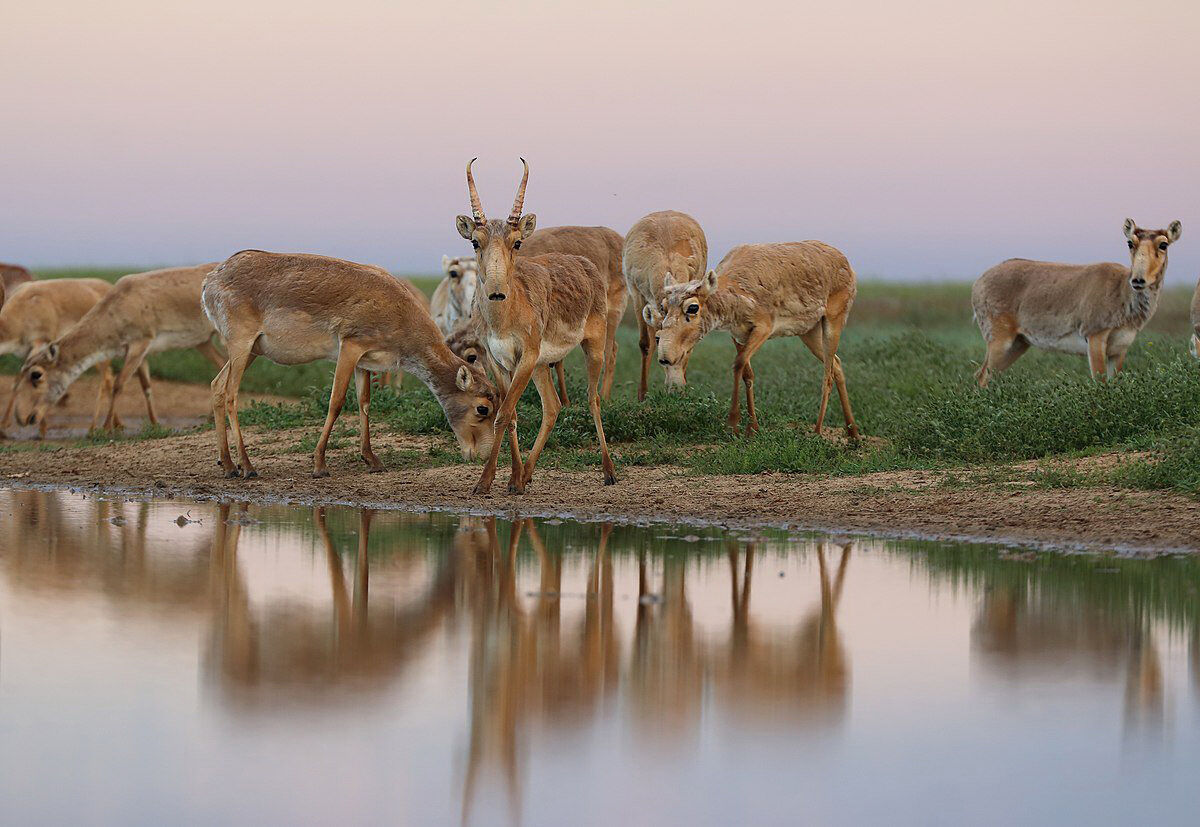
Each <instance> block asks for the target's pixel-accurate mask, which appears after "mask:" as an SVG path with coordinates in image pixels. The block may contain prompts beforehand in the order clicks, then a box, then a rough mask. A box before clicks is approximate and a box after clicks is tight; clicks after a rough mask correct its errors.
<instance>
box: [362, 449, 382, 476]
mask: <svg viewBox="0 0 1200 827" xmlns="http://www.w3.org/2000/svg"><path fill="white" fill-rule="evenodd" d="M359 456H360V457H361V458H362V461H363V462H365V463H366V464H367V473H370V474H378V473H379V472H380V471H386V470H387V469H386V468H384V467H383V463H382V462H380V461H379V457H377V456H375V455H374V454H360V455H359Z"/></svg>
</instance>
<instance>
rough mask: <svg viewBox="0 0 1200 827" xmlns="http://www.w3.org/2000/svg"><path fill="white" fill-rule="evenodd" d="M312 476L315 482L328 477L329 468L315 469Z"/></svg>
mask: <svg viewBox="0 0 1200 827" xmlns="http://www.w3.org/2000/svg"><path fill="white" fill-rule="evenodd" d="M312 475H313V479H314V480H319V479H321V477H328V476H329V469H328V468H314V469H313V473H312Z"/></svg>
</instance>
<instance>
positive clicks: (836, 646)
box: [0, 489, 1200, 824]
mask: <svg viewBox="0 0 1200 827" xmlns="http://www.w3.org/2000/svg"><path fill="white" fill-rule="evenodd" d="M1198 585H1200V562H1198V561H1196V560H1193V559H1190V558H1163V559H1157V560H1131V559H1121V558H1115V557H1105V556H1078V555H1077V556H1059V555H1055V554H1051V553H1039V554H1036V555H1033V554H1028V553H1026V554H1020V553H1012V552H1006V551H1004V550H1002V549H997V548H993V547H984V546H964V545H948V544H941V543H918V542H891V541H862V540H848V539H846V538H837V537H820V536H808V535H804V536H797V535H792V536H789V535H787V534H786V533H779V532H761V533H750V532H734V533H730V532H728V531H724V530H718V529H689V528H677V529H667V528H661V527H638V526H621V525H617V526H613V525H607V524H580V523H572V522H569V521H560V520H526V521H519V522H516V523H512V522H507V521H503V520H493V519H489V518H481V517H458V516H452V515H425V514H408V513H403V512H392V511H378V512H370V511H358V510H355V509H349V508H328V509H320V508H318V509H311V508H296V507H285V506H253V505H252V506H245V505H239V504H231V505H217V504H212V503H185V502H175V501H165V500H155V501H150V502H141V501H124V500H122V499H121V498H97V497H94V496H84V495H81V494H77V493H70V492H64V491H51V492H47V491H28V490H11V489H3V490H0V821H3V822H5V823H21V824H26V823H32V822H58V823H62V822H87V823H113V822H120V823H168V822H170V823H175V822H206V823H213V822H222V823H229V822H238V823H333V822H337V823H348V822H355V823H357V822H369V823H397V822H399V823H411V824H437V823H455V824H457V823H464V822H465V823H468V824H507V823H513V822H520V823H522V824H563V823H580V824H613V823H624V824H654V823H687V824H699V823H702V824H737V823H744V824H764V823H781V824H783V823H786V824H795V823H818V824H829V823H864V822H868V823H891V824H896V823H912V824H929V823H963V822H970V823H976V824H978V823H996V824H1001V823H1003V824H1011V823H1033V822H1050V821H1053V822H1057V823H1063V822H1076V823H1077V822H1096V821H1099V822H1114V821H1124V822H1134V821H1136V822H1139V823H1141V822H1149V821H1156V822H1178V823H1185V822H1188V823H1190V822H1194V819H1195V813H1196V808H1197V805H1200V787H1198V786H1197V781H1196V779H1197V777H1198V776H1200V603H1198V598H1197V586H1198Z"/></svg>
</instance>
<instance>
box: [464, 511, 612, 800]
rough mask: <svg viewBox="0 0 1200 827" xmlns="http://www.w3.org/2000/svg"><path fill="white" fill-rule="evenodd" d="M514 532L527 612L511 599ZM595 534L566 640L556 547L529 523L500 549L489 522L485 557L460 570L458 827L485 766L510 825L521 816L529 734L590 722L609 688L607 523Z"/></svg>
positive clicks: (559, 556)
mask: <svg viewBox="0 0 1200 827" xmlns="http://www.w3.org/2000/svg"><path fill="white" fill-rule="evenodd" d="M522 533H528V535H529V542H530V545H531V546H532V547H533V549H534V552H535V554H536V557H537V562H538V570H539V581H538V591H536V592H534V593H532V594H531V595H528V596H529V597H532V605H529V606H527V605H526V604H525V603H524V602H523V601H522V599H521V596H520V595H519V594H518V592H517V556H518V549H519V547H520V542H521V536H522ZM599 533H600V537H599V542H598V544H597V546H596V549H595V552H594V553H593V554H592V555H591V562H590V565H589V570H588V576H587V585H586V590H587V591H586V594H585V596H584V598H585V603H584V605H585V608H584V612H583V617H582V619H581V620H580V621H579V623H578V626H577V627H575V628H573V629H569V630H567V631H566V633H565V634H564V629H563V625H564V621H563V616H562V599H563V597H564V594H563V555H562V552H561V550H557V551H555V552H551V551H549V550H548V549H547V548H546V545H545V543H544V542H543V541H542V538H541V535H540V533H539V532H538V530H537V527H536V526H535V525H534V523H533V521H532V520H519V521H517V522H515V523H513V524H512V527H511V529H510V531H509V536H508V541H507V543H506V544H505V550H504V552H501V551H500V540H499V535H498V532H497V530H496V522H495V520H494V519H491V518H489V519H488V522H487V538H488V545H487V551H486V553H485V554H482V555H479V556H478V557H477V558H476V560H475V565H474V566H472V567H469V568H468V571H469V572H471V578H470V579H471V586H472V588H471V589H470V590H469V591H468V593H467V594H468V600H467V605H468V607H469V608H470V610H471V612H472V621H471V628H472V635H471V643H470V698H471V709H470V740H469V746H468V754H467V761H466V765H467V769H466V777H465V779H464V782H463V805H462V817H463V821H464V822H465V821H467V819H468V817H469V815H470V808H471V803H472V801H473V800H474V796H475V790H476V787H477V785H478V783H479V780H480V777H481V775H482V774H483V772H484V770H485V769H486V768H487V766H488V765H496V766H497V767H498V769H499V770H500V774H501V775H502V777H503V779H504V783H505V787H506V789H507V791H508V801H509V807H510V815H511V816H512V817H513V818H514V820H515V819H516V817H517V815H519V813H520V811H521V800H522V799H521V783H520V765H521V756H522V752H523V745H524V739H525V737H526V735H527V731H528V730H529V729H530V728H532V727H533V726H535V725H537V724H539V723H542V722H545V723H548V724H550V725H551V726H552V727H560V728H561V727H567V726H572V725H574V724H577V723H580V722H583V721H586V720H589V719H590V718H592V717H594V716H595V715H596V714H597V713H598V711H599V709H600V707H601V705H602V702H603V700H604V699H605V698H606V697H608V696H610V695H611V694H612V692H613V691H614V690H615V689H616V687H617V682H618V679H619V661H620V647H619V641H618V634H617V631H616V627H615V622H614V605H613V591H614V590H613V568H612V559H611V557H610V555H609V551H608V541H609V537H610V535H611V534H612V524H611V523H605V524H603V525H602V526H601V527H600V530H599Z"/></svg>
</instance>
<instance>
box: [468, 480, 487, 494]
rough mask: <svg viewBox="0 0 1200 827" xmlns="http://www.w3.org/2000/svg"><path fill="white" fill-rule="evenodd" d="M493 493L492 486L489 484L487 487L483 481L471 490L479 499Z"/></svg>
mask: <svg viewBox="0 0 1200 827" xmlns="http://www.w3.org/2000/svg"><path fill="white" fill-rule="evenodd" d="M491 491H492V484H491V483H490V482H489V483H487V484H486V485H485V484H484V483H483V482H482V481H481V482H477V483H475V487H474V488H472V489H471V493H472V494H474V495H475V496H477V497H482V496H484V495H486V494H490V493H491Z"/></svg>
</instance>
